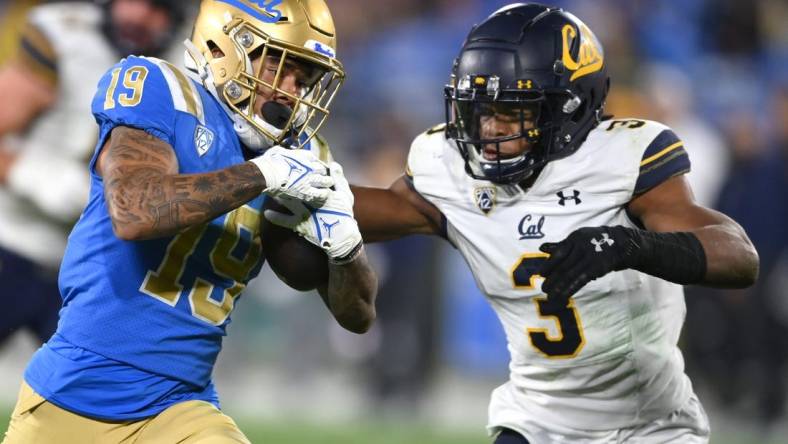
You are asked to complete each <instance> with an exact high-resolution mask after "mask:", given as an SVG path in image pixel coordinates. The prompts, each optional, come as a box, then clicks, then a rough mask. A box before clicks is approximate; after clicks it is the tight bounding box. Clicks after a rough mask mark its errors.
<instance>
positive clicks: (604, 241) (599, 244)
mask: <svg viewBox="0 0 788 444" xmlns="http://www.w3.org/2000/svg"><path fill="white" fill-rule="evenodd" d="M591 243H592V244H594V251H596V252H597V253H601V252H602V244H608V245H613V244H615V243H616V242H615V241H614V240H613V239H611V238H610V236H608V235H607V233H602V240H596V239H591Z"/></svg>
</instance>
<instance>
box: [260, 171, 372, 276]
mask: <svg viewBox="0 0 788 444" xmlns="http://www.w3.org/2000/svg"><path fill="white" fill-rule="evenodd" d="M330 170H331V177H332V178H334V188H335V190H330V192H329V195H328V199H327V200H326V202H325V203H324V204H323V205H322V206H320V207H310V206H309V205H305V204H304V203H302V202H299V201H297V200H295V199H287V198H279V199H277V201H278V202H279V203H281V204H282V205H284V206H285V207H286V208H287V209H288V210H290V212H291V213H293V214H283V213H280V212H278V211H274V210H265V212H264V213H263V215H264V216H265V218H266V219H268V220H269V221H271V222H272V223H274V224H276V225H279V226H282V227H285V228H289V229H291V230H293V231H295V232H296V233H298V234H299V235H300V236H302V237H303V238H304V239H306V240H307V241H309V242H311V243H312V244H315V245H317V246H318V247H320V248H322V249H323V251H325V252H326V254H327V255H328V257H329V258H330V259H333V260H335V261H337V260H343V259H348V256H350V255H351V254H352V253H353V252H354V251H358V249H357V247H358V246H359V245H360V244H361V242H362V239H361V232H360V231H359V230H358V223H357V222H356V219H354V218H353V193H352V192H351V191H350V185H348V182H347V179H345V176H344V174H343V173H342V167H341V166H340V165H339V164H338V163H336V162H331V166H330Z"/></svg>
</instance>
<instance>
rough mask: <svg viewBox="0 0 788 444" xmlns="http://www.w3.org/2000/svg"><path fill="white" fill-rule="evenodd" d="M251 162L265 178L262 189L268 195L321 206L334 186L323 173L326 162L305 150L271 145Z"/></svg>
mask: <svg viewBox="0 0 788 444" xmlns="http://www.w3.org/2000/svg"><path fill="white" fill-rule="evenodd" d="M251 162H252V163H254V164H255V165H257V167H258V168H260V171H261V172H262V173H263V177H265V184H266V188H265V190H263V192H264V193H266V194H268V195H269V196H272V197H280V198H287V199H296V200H300V201H304V202H306V203H308V204H311V205H322V204H323V203H324V202H325V201H326V199H328V194H329V188H330V187H331V186H333V185H334V179H333V178H331V177H330V176H328V175H327V174H328V167H327V165H326V164H325V163H323V162H321V161H320V159H318V158H317V157H316V156H315V155H314V154H313V153H312V152H310V151H307V150H291V149H287V148H283V147H281V146H275V147H272V148H269V149H268V150H266V152H265V153H264V154H263V155H262V156H259V157H257V158H254V159H252V160H251Z"/></svg>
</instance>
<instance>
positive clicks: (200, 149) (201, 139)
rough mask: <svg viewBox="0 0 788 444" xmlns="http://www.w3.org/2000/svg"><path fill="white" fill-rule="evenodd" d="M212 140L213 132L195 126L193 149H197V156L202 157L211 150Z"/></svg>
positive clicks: (200, 126)
mask: <svg viewBox="0 0 788 444" xmlns="http://www.w3.org/2000/svg"><path fill="white" fill-rule="evenodd" d="M213 139H214V135H213V131H211V130H209V129H208V128H206V127H204V126H202V125H197V128H196V129H195V130H194V147H195V148H197V154H199V155H200V157H202V156H204V155H205V153H207V152H208V150H210V149H211V145H213Z"/></svg>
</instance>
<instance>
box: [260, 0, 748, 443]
mask: <svg viewBox="0 0 788 444" xmlns="http://www.w3.org/2000/svg"><path fill="white" fill-rule="evenodd" d="M607 63H608V61H607V60H605V57H604V52H603V49H602V46H601V45H600V43H599V41H598V40H597V38H596V37H595V36H594V34H593V33H592V32H591V30H590V29H589V28H588V27H587V26H586V25H585V24H583V22H581V21H580V20H579V19H578V18H577V17H575V16H573V15H571V14H570V13H568V12H566V11H563V10H561V9H558V8H551V7H547V6H543V5H537V4H522V3H520V4H513V5H510V6H508V7H505V8H503V9H501V10H499V11H497V12H495V13H494V14H493V15H491V16H490V17H489V18H487V19H486V20H485V21H484V22H482V23H481V24H479V25H478V26H476V27H474V28H473V29H472V31H471V32H470V34H469V36H468V38H467V40H466V42H465V44H464V46H463V47H462V50H461V51H460V54H459V57H458V58H457V59H456V62H455V64H454V68H453V71H452V80H451V83H450V84H449V85H448V86H447V87H446V90H445V93H446V94H445V96H446V109H447V122H446V125H442V126H439V127H436V128H433V129H432V130H429V131H427V132H426V133H424V134H422V135H420V136H418V137H417V138H416V140H415V141H414V142H413V145H412V147H411V150H410V154H409V158H408V165H407V170H406V174H405V175H404V176H403V177H402V178H400V179H399V180H397V181H396V182H395V183H394V184H393V185H392V186H391V187H390V188H389V189H387V190H381V189H371V188H360V187H356V188H355V189H354V194H355V197H356V202H355V214H356V217H357V219H358V222H359V225H360V227H361V231H362V233H363V236H364V239H366V240H367V241H370V240H386V239H393V238H397V237H401V236H405V235H410V234H434V235H440V236H443V237H445V238H446V239H447V240H448V241H449V242H451V243H452V245H453V246H455V247H456V248H457V250H459V252H460V253H461V254H462V255H463V256H464V258H465V260H466V261H467V263H468V265H469V266H470V268H471V270H472V272H473V274H474V276H475V279H476V282H477V284H478V286H479V287H480V288H481V290H482V291H483V292H484V294H485V295H486V296H487V299H488V300H489V302H490V304H491V305H492V307H493V308H494V309H495V311H496V313H497V314H498V317H499V318H500V320H501V323H502V324H503V327H504V330H505V332H506V336H507V340H508V348H509V351H510V355H511V361H510V365H509V368H510V378H509V381H508V382H507V383H505V384H504V385H502V386H501V387H499V388H497V389H496V390H495V391H494V392H493V394H492V399H491V402H490V407H489V424H488V430H489V432H490V434H491V435H492V436H495V437H496V438H495V439H496V441H495V442H496V444H522V443H531V444H545V443H568V442H582V443H621V442H637V443H657V442H660V443H665V442H671V443H682V444H686V443H704V442H707V441H708V439H709V424H708V420H707V417H706V415H705V413H704V411H703V408H702V407H701V405H700V403H699V401H698V399H697V397H696V396H695V394H694V392H693V389H692V385H691V383H690V380H689V379H688V377H687V375H686V374H685V373H684V363H683V359H682V355H681V352H680V351H679V349H678V347H677V345H676V344H677V341H678V338H679V333H680V330H681V326H682V323H683V320H684V314H685V305H684V295H683V291H682V287H681V285H682V284H684V285H690V284H698V285H709V286H721V287H746V286H749V285H752V284H753V282H754V281H755V279H756V276H757V273H758V255H757V253H756V251H755V250H754V248H753V246H752V244H751V242H750V240H749V239H748V237H747V235H746V234H745V233H744V231H743V230H742V228H741V227H740V226H739V225H738V224H737V223H736V222H734V221H733V220H731V219H729V218H728V217H726V216H724V215H722V214H720V213H718V212H715V211H713V210H710V209H708V208H704V207H702V206H699V205H698V204H697V203H696V202H695V201H694V200H693V196H692V191H691V190H690V188H689V186H688V184H687V181H686V179H685V177H684V174H685V173H686V172H687V171H689V168H690V163H689V158H688V156H687V152H686V151H685V148H684V146H683V143H682V142H681V140H680V139H679V138H678V137H677V136H676V134H674V133H673V131H671V130H670V129H669V128H667V127H665V126H664V125H662V124H659V123H657V122H651V121H645V120H638V119H623V120H622V119H615V120H613V119H606V118H604V117H602V111H603V106H604V103H605V97H606V95H607V92H608V88H609V78H608V75H607ZM289 207H290V209H291V211H293V212H294V213H303V207H300V206H299V205H297V204H292V203H291V204H290V205H289ZM266 217H268V218H269V219H271V220H272V221H274V222H275V223H279V224H280V225H286V226H290V227H292V228H294V229H296V231H300V232H305V230H304V229H303V226H304V224H308V223H309V222H308V221H307V222H300V223H299V222H298V220H299V218H293V217H284V216H282V215H280V214H276V213H273V212H272V211H268V212H267V213H266Z"/></svg>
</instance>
